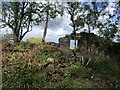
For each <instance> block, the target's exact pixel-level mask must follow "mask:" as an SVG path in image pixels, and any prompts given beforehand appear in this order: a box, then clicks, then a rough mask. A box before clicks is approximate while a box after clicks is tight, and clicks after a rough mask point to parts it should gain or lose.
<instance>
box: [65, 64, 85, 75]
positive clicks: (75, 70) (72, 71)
mask: <svg viewBox="0 0 120 90" xmlns="http://www.w3.org/2000/svg"><path fill="white" fill-rule="evenodd" d="M85 75H86V69H85V68H84V67H83V66H81V65H80V64H78V65H73V64H72V65H71V66H70V67H68V68H67V70H66V71H65V73H64V76H65V77H74V76H85Z"/></svg>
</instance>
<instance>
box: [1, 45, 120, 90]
mask: <svg viewBox="0 0 120 90" xmlns="http://www.w3.org/2000/svg"><path fill="white" fill-rule="evenodd" d="M5 47H7V48H13V49H29V50H30V51H31V50H32V52H31V53H30V52H8V51H3V66H2V72H3V73H2V81H3V85H2V86H3V87H4V88H56V89H61V88H94V87H98V88H99V87H105V85H106V87H107V86H109V84H112V86H111V87H120V81H119V79H118V78H119V69H118V68H116V67H115V65H114V64H113V63H111V62H109V61H105V60H101V61H100V60H99V61H91V62H90V65H89V67H85V66H83V65H81V62H80V60H79V58H78V60H77V62H74V60H73V59H72V55H71V52H67V51H65V50H61V49H58V48H56V47H51V46H49V45H33V44H29V43H21V44H18V45H15V44H13V45H11V44H7V46H5ZM48 58H54V59H55V60H56V61H57V62H56V66H55V68H54V69H51V68H47V64H48V63H47V59H48ZM41 67H42V68H41ZM50 69H51V70H50ZM94 71H95V72H94ZM106 77H107V78H108V81H109V82H106V80H104V78H106ZM101 82H104V84H105V85H104V86H102V84H101ZM94 84H96V86H95V85H94Z"/></svg>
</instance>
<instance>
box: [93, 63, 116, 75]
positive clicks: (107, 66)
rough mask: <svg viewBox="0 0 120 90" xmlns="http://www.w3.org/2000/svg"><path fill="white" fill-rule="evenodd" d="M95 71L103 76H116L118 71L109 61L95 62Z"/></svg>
mask: <svg viewBox="0 0 120 90" xmlns="http://www.w3.org/2000/svg"><path fill="white" fill-rule="evenodd" d="M91 67H92V68H93V69H95V70H97V71H99V72H100V73H101V74H103V75H108V76H113V75H116V74H117V72H118V70H117V69H116V67H114V66H113V65H112V64H111V63H110V62H109V61H100V62H94V63H93V64H92V66H91Z"/></svg>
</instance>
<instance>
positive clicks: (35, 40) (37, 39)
mask: <svg viewBox="0 0 120 90" xmlns="http://www.w3.org/2000/svg"><path fill="white" fill-rule="evenodd" d="M27 42H29V43H34V44H40V43H42V38H33V37H32V38H29V39H27Z"/></svg>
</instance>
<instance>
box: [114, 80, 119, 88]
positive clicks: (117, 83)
mask: <svg viewBox="0 0 120 90" xmlns="http://www.w3.org/2000/svg"><path fill="white" fill-rule="evenodd" d="M115 84H116V85H115V87H116V88H120V80H117V81H116V82H115Z"/></svg>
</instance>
